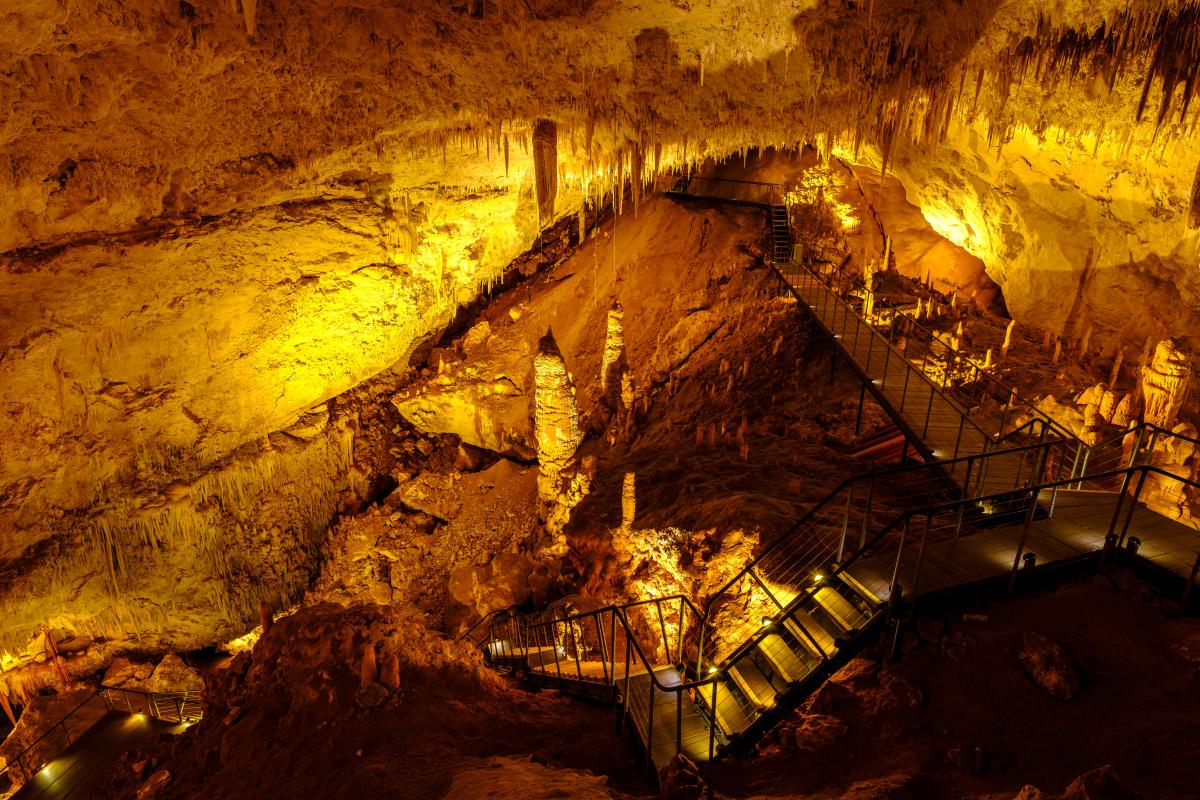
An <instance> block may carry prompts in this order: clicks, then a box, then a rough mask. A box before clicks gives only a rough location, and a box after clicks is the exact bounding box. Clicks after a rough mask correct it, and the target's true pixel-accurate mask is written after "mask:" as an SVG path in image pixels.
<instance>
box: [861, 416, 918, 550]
mask: <svg viewBox="0 0 1200 800" xmlns="http://www.w3.org/2000/svg"><path fill="white" fill-rule="evenodd" d="M904 441H905V442H906V443H907V442H908V439H907V438H906V439H905V440H904ZM874 500H875V475H874V473H872V474H871V479H870V480H869V481H867V505H866V507H865V508H864V509H863V521H862V527H861V528H860V529H859V534H858V550H859V552H862V549H863V548H864V547H866V546H867V528H868V527H869V526H870V524H871V506H872V505H873V503H874Z"/></svg>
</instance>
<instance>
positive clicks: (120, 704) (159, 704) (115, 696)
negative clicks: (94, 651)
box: [99, 686, 204, 724]
mask: <svg viewBox="0 0 1200 800" xmlns="http://www.w3.org/2000/svg"><path fill="white" fill-rule="evenodd" d="M99 694H100V697H101V698H102V699H103V700H104V706H105V708H107V709H108V710H109V711H124V712H125V713H127V714H145V715H147V716H150V717H154V718H155V719H159V720H162V721H163V722H173V723H176V724H180V723H192V722H196V721H198V720H199V719H200V718H201V717H203V716H204V707H203V706H202V705H201V701H200V695H201V692H200V690H198V689H194V690H191V691H184V692H147V691H143V690H141V689H131V688H126V687H124V686H101V687H100V692H99Z"/></svg>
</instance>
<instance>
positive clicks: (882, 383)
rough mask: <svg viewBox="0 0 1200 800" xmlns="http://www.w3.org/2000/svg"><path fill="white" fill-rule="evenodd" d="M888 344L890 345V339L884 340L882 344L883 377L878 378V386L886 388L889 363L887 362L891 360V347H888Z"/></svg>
mask: <svg viewBox="0 0 1200 800" xmlns="http://www.w3.org/2000/svg"><path fill="white" fill-rule="evenodd" d="M890 345H891V342H890V341H887V342H884V345H883V346H884V350H883V377H882V378H880V379H879V386H880V388H886V387H887V375H888V364H889V363H891V360H892V348H891V347H890Z"/></svg>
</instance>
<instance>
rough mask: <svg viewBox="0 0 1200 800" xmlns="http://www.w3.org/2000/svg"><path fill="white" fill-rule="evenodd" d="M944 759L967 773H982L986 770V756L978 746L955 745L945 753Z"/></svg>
mask: <svg viewBox="0 0 1200 800" xmlns="http://www.w3.org/2000/svg"><path fill="white" fill-rule="evenodd" d="M946 760H947V761H948V762H950V764H951V766H953V767H954V768H955V769H957V770H959V771H961V772H965V773H966V774H968V775H982V774H983V773H985V772H986V771H987V758H986V757H985V753H984V752H983V748H980V747H955V748H953V749H951V750H950V751H949V752H948V753H946Z"/></svg>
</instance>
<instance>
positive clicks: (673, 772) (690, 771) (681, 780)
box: [658, 753, 704, 800]
mask: <svg viewBox="0 0 1200 800" xmlns="http://www.w3.org/2000/svg"><path fill="white" fill-rule="evenodd" d="M658 792H659V796H660V797H662V798H663V800H700V798H701V797H702V796H703V795H704V781H703V780H702V779H701V778H700V770H699V769H698V768H697V767H696V765H695V764H694V763H693V762H692V760H691V759H690V758H688V757H687V756H685V755H684V754H683V753H679V754H677V755H674V756H672V757H671V760H670V761H668V762H667V763H666V765H665V766H664V767H663V768H662V769H661V770H659V772H658Z"/></svg>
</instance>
